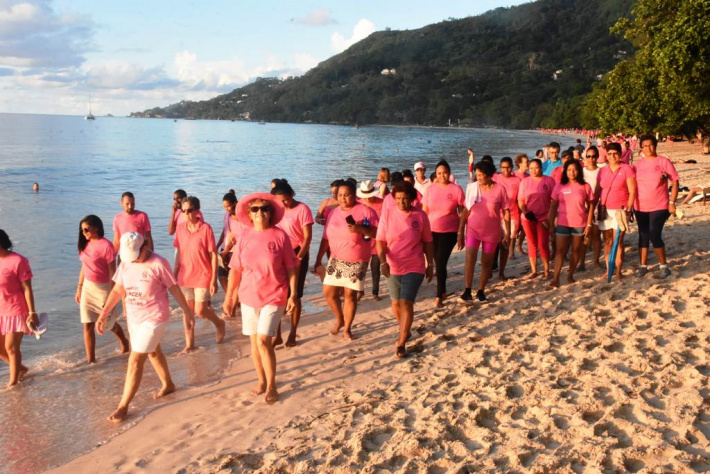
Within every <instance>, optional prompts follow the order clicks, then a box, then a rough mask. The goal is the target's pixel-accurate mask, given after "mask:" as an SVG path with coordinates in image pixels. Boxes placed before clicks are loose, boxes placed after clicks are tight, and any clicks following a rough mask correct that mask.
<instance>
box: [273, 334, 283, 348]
mask: <svg viewBox="0 0 710 474" xmlns="http://www.w3.org/2000/svg"><path fill="white" fill-rule="evenodd" d="M283 343H284V340H283V338H282V337H281V335H278V336H276V337H275V338H274V347H276V346H280V345H281V344H283Z"/></svg>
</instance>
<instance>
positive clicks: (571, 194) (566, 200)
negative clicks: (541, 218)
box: [552, 182, 594, 227]
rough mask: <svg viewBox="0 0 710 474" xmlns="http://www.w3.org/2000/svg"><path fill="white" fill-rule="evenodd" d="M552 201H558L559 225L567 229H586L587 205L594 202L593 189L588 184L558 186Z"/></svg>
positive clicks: (571, 183) (553, 192)
mask: <svg viewBox="0 0 710 474" xmlns="http://www.w3.org/2000/svg"><path fill="white" fill-rule="evenodd" d="M552 199H553V200H555V201H557V202H558V203H559V204H558V207H557V224H558V225H561V226H565V227H586V226H587V212H588V211H587V208H586V206H585V204H586V203H591V202H592V201H594V193H593V192H592V187H591V186H590V185H589V184H587V183H584V184H579V183H573V182H569V183H567V184H558V185H557V186H555V189H554V190H553V191H552Z"/></svg>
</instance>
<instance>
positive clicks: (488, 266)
mask: <svg viewBox="0 0 710 474" xmlns="http://www.w3.org/2000/svg"><path fill="white" fill-rule="evenodd" d="M474 170H475V173H476V181H475V182H472V183H469V184H468V187H467V188H466V201H465V203H466V205H465V207H464V210H463V211H462V212H461V217H460V219H459V226H458V233H457V237H458V238H457V247H458V249H459V250H461V249H463V248H464V247H465V248H466V264H465V267H464V279H465V282H466V289H465V290H464V292H463V294H461V296H460V297H459V301H461V302H463V303H470V302H471V301H473V297H472V296H471V287H472V286H473V272H474V268H475V266H476V260H477V259H478V249H479V248H481V249H482V250H481V251H482V253H483V254H482V255H481V275H480V277H479V283H478V291H477V292H476V299H478V301H481V302H484V301H488V300H487V298H486V294H485V289H486V284H487V283H488V279H489V278H490V277H491V273H492V269H493V260H494V259H495V257H494V255H495V251H496V247H497V246H498V244H500V243H501V238H502V243H503V245H502V247H503V252H504V253H507V252H508V246H509V245H510V200H509V199H508V195H507V194H506V191H505V189H506V188H505V187H504V186H503V185H502V184H498V183H496V182H495V181H493V179H492V178H493V174H494V173H495V166H493V165H492V164H491V163H488V162H486V161H480V162H478V163H477V164H476V166H475V167H474ZM501 216H503V232H501Z"/></svg>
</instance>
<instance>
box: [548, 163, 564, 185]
mask: <svg viewBox="0 0 710 474" xmlns="http://www.w3.org/2000/svg"><path fill="white" fill-rule="evenodd" d="M563 171H564V165H562V166H560V167H558V168H555V169H554V170H552V174H551V175H550V177H551V178H552V179H554V180H555V183H556V184H560V183H561V182H562V172H563Z"/></svg>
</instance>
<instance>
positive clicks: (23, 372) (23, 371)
mask: <svg viewBox="0 0 710 474" xmlns="http://www.w3.org/2000/svg"><path fill="white" fill-rule="evenodd" d="M29 371H30V369H28V368H27V367H26V366H24V365H20V376H19V377H18V378H19V380H22V379H24V378H25V375H27V372H29Z"/></svg>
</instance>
